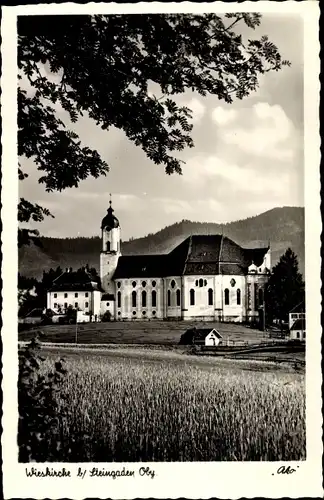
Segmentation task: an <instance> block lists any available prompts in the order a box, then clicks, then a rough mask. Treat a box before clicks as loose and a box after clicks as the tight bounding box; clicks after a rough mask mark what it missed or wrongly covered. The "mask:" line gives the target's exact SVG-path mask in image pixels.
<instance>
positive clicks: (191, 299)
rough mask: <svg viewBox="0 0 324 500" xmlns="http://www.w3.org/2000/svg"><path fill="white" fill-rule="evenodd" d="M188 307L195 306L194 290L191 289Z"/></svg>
mask: <svg viewBox="0 0 324 500" xmlns="http://www.w3.org/2000/svg"><path fill="white" fill-rule="evenodd" d="M190 305H191V306H194V305H195V290H194V289H193V288H191V289H190Z"/></svg>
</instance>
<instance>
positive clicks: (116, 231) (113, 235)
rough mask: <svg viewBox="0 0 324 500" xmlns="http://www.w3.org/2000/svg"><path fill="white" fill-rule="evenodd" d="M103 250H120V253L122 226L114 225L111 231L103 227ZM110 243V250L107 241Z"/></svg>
mask: <svg viewBox="0 0 324 500" xmlns="http://www.w3.org/2000/svg"><path fill="white" fill-rule="evenodd" d="M101 238H102V251H103V252H107V251H110V252H118V253H120V227H113V228H112V229H111V230H110V231H107V230H106V229H102V232H101ZM108 242H109V243H110V250H108V247H107V243H108Z"/></svg>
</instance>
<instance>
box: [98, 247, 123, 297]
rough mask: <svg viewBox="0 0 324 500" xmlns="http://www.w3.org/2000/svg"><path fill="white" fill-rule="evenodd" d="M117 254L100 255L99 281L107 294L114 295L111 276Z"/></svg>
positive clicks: (114, 269)
mask: <svg viewBox="0 0 324 500" xmlns="http://www.w3.org/2000/svg"><path fill="white" fill-rule="evenodd" d="M119 257H120V254H119V253H116V254H114V253H104V252H101V254H100V279H101V286H102V288H103V289H104V290H105V292H107V293H112V294H114V293H115V284H114V281H113V275H114V273H115V271H116V268H117V264H118V259H119Z"/></svg>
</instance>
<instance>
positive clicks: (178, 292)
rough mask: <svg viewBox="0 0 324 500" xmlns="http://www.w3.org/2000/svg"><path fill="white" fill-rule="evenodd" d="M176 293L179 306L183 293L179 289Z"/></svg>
mask: <svg viewBox="0 0 324 500" xmlns="http://www.w3.org/2000/svg"><path fill="white" fill-rule="evenodd" d="M176 295H177V306H178V307H179V306H180V305H181V293H180V290H177V292H176Z"/></svg>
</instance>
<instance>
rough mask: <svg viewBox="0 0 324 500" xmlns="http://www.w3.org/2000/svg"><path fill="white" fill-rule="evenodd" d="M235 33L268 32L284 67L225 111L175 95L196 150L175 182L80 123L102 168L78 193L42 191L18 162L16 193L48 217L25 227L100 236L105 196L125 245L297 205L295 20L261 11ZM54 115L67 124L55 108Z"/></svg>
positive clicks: (211, 101) (114, 138)
mask: <svg viewBox="0 0 324 500" xmlns="http://www.w3.org/2000/svg"><path fill="white" fill-rule="evenodd" d="M238 26H239V28H238V30H239V31H240V33H242V34H243V36H248V37H249V38H259V37H261V36H262V35H264V34H266V35H268V36H269V39H270V40H271V41H272V42H273V43H275V45H277V47H278V49H279V52H280V53H281V55H282V58H283V59H288V60H289V61H290V62H291V67H284V68H283V69H282V70H281V71H279V72H273V73H268V74H266V75H263V76H262V77H261V78H260V85H259V89H258V90H257V91H256V92H254V93H252V94H251V95H250V96H249V97H248V98H245V99H244V100H242V101H239V100H235V101H234V102H233V103H232V104H230V105H228V104H226V103H224V102H222V101H219V100H218V99H217V97H215V96H206V97H201V96H199V95H198V94H193V93H191V92H187V93H185V94H183V95H181V97H180V98H178V102H181V103H183V104H186V105H187V106H188V107H190V108H191V109H192V110H193V125H194V129H193V132H192V137H193V140H194V143H195V147H194V148H192V149H189V148H188V149H186V150H185V151H183V152H182V153H181V154H179V158H181V159H183V160H184V161H185V162H186V164H185V165H183V167H182V170H183V174H182V175H178V174H173V175H171V176H169V175H167V174H166V173H165V171H164V167H163V166H162V165H160V166H159V165H155V164H154V163H152V162H151V161H150V160H149V159H148V158H147V157H146V155H145V153H144V152H143V151H142V150H141V149H140V148H139V147H136V146H135V145H133V143H131V142H130V141H129V140H128V139H127V138H126V137H125V135H124V133H123V132H122V131H120V130H117V129H115V128H112V129H110V130H109V131H102V130H101V129H100V127H97V126H96V124H95V123H94V122H93V121H92V120H91V119H89V118H88V117H83V118H80V120H79V121H78V122H77V124H76V125H74V126H73V128H74V130H75V131H76V132H77V133H78V134H79V136H80V140H81V141H82V143H84V145H87V146H89V147H90V148H93V149H96V150H97V151H98V152H99V153H100V155H101V156H102V158H103V159H104V160H105V161H106V162H107V163H108V165H109V167H110V171H109V173H108V174H107V176H106V177H100V178H98V179H93V178H88V179H87V180H85V181H82V182H81V183H80V185H79V188H77V189H76V188H71V189H67V190H65V191H63V192H61V193H46V192H45V189H44V186H43V185H40V184H38V178H39V177H40V175H39V172H38V171H37V169H36V167H35V165H34V164H33V162H32V160H25V159H21V164H22V167H23V170H25V171H26V172H27V173H28V174H29V177H28V178H27V179H25V180H24V181H21V182H20V183H19V194H20V196H21V197H24V198H27V199H28V200H30V201H32V202H36V203H39V204H40V205H42V206H45V207H47V208H49V209H50V211H51V212H52V213H53V215H55V218H54V219H52V218H50V217H47V218H45V220H44V221H43V222H42V223H41V224H33V226H32V227H34V228H37V229H39V231H40V233H41V234H42V235H44V236H52V237H76V236H96V235H99V234H100V223H101V219H102V218H103V217H104V215H105V213H106V210H107V208H108V206H109V193H112V205H113V208H114V210H115V215H116V216H117V217H118V219H119V221H120V225H121V229H122V239H123V240H124V241H126V240H128V239H129V238H131V237H133V238H137V237H141V236H145V235H147V234H148V233H154V232H156V231H158V230H160V229H162V228H163V227H165V226H167V225H170V224H173V223H174V222H179V221H181V220H183V219H189V220H192V221H200V222H216V223H224V222H231V221H234V220H238V219H243V218H246V217H250V216H254V215H257V214H260V213H262V212H264V211H266V210H270V209H271V208H274V207H278V206H304V195H303V192H304V182H303V178H304V160H303V155H304V151H303V139H304V131H303V23H302V19H301V17H299V16H298V15H297V14H294V15H293V14H285V15H283V14H280V15H273V14H271V15H270V14H263V17H262V22H261V25H260V26H259V27H258V28H257V29H255V30H254V31H252V30H249V29H248V28H245V27H243V26H242V25H238ZM57 113H58V115H59V117H60V118H61V119H63V120H66V114H65V112H64V111H63V110H62V109H59V108H58V109H57Z"/></svg>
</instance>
